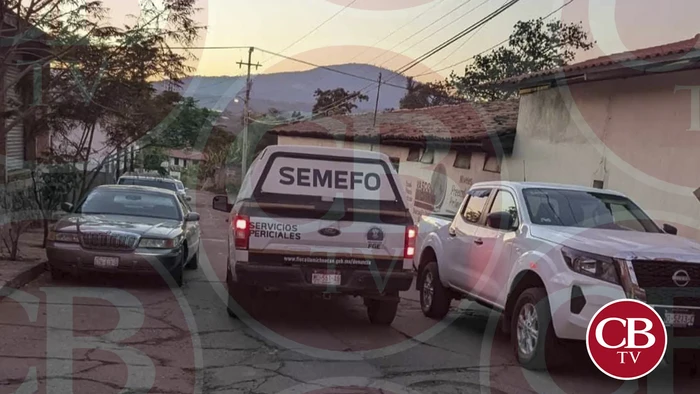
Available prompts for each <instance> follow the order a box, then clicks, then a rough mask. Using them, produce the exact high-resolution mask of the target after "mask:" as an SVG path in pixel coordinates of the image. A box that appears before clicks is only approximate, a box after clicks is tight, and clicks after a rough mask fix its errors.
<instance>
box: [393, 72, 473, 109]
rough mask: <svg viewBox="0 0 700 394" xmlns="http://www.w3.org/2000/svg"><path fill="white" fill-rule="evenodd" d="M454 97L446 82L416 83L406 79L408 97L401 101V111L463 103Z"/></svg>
mask: <svg viewBox="0 0 700 394" xmlns="http://www.w3.org/2000/svg"><path fill="white" fill-rule="evenodd" d="M461 101H462V100H460V99H459V98H458V97H454V96H453V95H452V92H451V91H450V87H449V86H448V84H447V83H446V82H428V83H420V82H416V81H415V80H414V79H413V78H411V77H408V78H406V95H405V96H403V98H401V101H399V108H401V109H416V108H426V107H434V106H436V105H447V104H457V103H459V102H461Z"/></svg>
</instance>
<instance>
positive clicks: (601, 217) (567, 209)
mask: <svg viewBox="0 0 700 394" xmlns="http://www.w3.org/2000/svg"><path fill="white" fill-rule="evenodd" d="M523 196H524V197H525V204H526V205H527V210H528V213H529V214H530V219H531V220H532V223H534V224H541V225H547V226H565V227H584V228H601V229H609V230H628V231H641V232H650V233H658V232H661V230H659V228H658V226H656V224H654V222H653V221H652V220H651V219H650V218H649V217H648V216H647V215H646V214H645V213H644V212H643V211H642V210H641V209H640V208H639V207H638V206H637V205H636V204H635V203H633V202H632V201H631V200H630V199H628V198H625V197H621V196H617V195H614V194H605V193H595V192H587V191H578V190H565V189H541V188H529V189H524V190H523Z"/></svg>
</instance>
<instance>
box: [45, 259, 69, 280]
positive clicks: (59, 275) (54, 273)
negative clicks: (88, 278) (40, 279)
mask: <svg viewBox="0 0 700 394" xmlns="http://www.w3.org/2000/svg"><path fill="white" fill-rule="evenodd" d="M49 273H50V274H51V280H61V279H65V278H67V277H68V274H67V273H66V272H64V271H61V270H60V269H58V268H56V266H54V265H53V264H51V263H49Z"/></svg>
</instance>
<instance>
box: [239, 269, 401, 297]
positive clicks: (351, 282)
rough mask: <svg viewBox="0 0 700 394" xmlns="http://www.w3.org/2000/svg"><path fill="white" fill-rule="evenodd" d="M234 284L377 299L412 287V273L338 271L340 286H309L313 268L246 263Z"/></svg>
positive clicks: (395, 270) (396, 270) (357, 270)
mask: <svg viewBox="0 0 700 394" xmlns="http://www.w3.org/2000/svg"><path fill="white" fill-rule="evenodd" d="M235 270H236V275H235V277H236V282H239V283H244V284H246V285H251V286H256V287H268V288H271V289H274V290H280V291H282V290H298V291H310V292H318V293H327V292H330V293H333V292H339V293H348V294H358V295H376V294H385V293H393V292H398V291H405V290H408V289H409V288H410V287H411V284H412V283H413V272H411V271H408V270H403V269H394V270H392V271H391V272H388V271H371V270H359V269H356V270H348V269H344V270H339V271H338V272H337V273H339V274H340V275H341V284H340V285H337V286H333V285H318V284H312V283H311V275H312V273H313V272H314V271H315V270H316V269H314V268H313V267H306V266H304V267H301V266H277V265H265V264H256V263H247V262H240V261H239V262H237V263H236V264H235Z"/></svg>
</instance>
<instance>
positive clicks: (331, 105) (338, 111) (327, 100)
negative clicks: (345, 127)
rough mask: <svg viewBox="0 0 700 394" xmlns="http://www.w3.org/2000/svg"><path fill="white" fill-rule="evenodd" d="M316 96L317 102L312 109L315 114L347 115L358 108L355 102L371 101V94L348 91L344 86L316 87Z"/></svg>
mask: <svg viewBox="0 0 700 394" xmlns="http://www.w3.org/2000/svg"><path fill="white" fill-rule="evenodd" d="M314 97H315V98H316V104H314V108H313V110H312V113H313V116H317V115H319V116H333V115H346V114H349V113H351V112H352V110H353V109H355V108H357V105H356V104H355V102H357V101H360V102H362V101H369V96H367V95H365V94H362V92H348V91H346V90H345V89H343V88H336V89H329V90H321V89H316V91H315V92H314Z"/></svg>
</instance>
